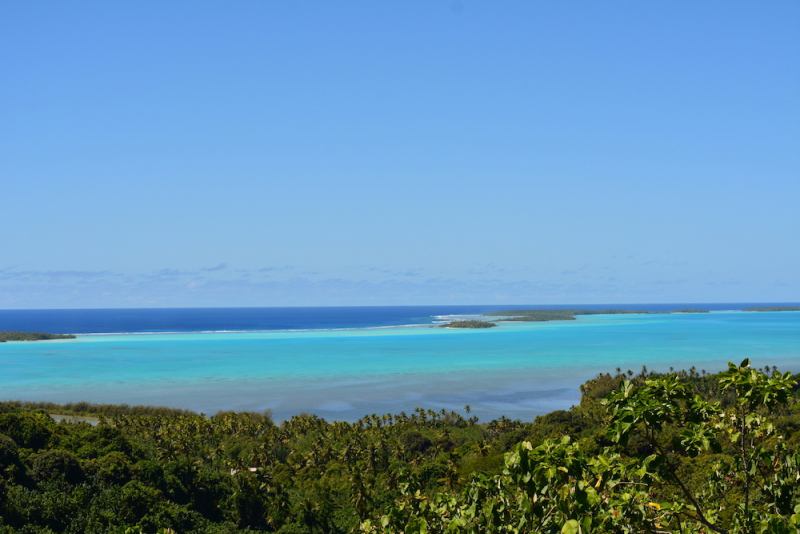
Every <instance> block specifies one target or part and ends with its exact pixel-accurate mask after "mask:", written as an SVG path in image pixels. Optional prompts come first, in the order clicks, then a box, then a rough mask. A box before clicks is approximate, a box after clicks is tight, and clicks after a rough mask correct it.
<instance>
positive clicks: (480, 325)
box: [439, 320, 497, 328]
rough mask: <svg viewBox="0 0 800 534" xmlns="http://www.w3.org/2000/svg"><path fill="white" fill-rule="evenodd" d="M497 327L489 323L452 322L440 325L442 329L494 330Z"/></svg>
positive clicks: (472, 321) (473, 321) (471, 321)
mask: <svg viewBox="0 0 800 534" xmlns="http://www.w3.org/2000/svg"><path fill="white" fill-rule="evenodd" d="M493 326H497V325H496V324H494V323H490V322H489V321H475V320H470V321H450V322H449V323H445V324H440V325H439V327H440V328H492V327H493Z"/></svg>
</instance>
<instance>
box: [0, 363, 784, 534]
mask: <svg viewBox="0 0 800 534" xmlns="http://www.w3.org/2000/svg"><path fill="white" fill-rule="evenodd" d="M798 378H800V375H794V376H792V375H791V374H789V373H780V372H779V371H778V370H777V369H775V368H764V369H762V370H755V369H752V368H751V367H750V366H749V362H747V361H745V362H742V364H741V365H733V364H731V365H730V366H729V369H728V370H727V371H725V372H723V373H719V374H708V373H706V372H705V371H701V372H699V373H698V372H697V371H696V370H695V369H691V370H689V371H683V372H678V373H671V374H668V375H662V374H655V373H652V372H648V371H647V369H644V368H643V369H642V370H641V372H639V373H634V372H633V371H623V370H621V369H617V371H616V372H615V373H613V374H603V375H599V376H597V377H596V378H594V379H592V380H589V381H588V382H586V383H585V384H584V385H583V386H582V387H581V393H582V399H581V402H580V405H578V406H575V407H573V408H572V409H570V410H559V411H555V412H552V413H550V414H547V415H543V416H539V417H537V418H536V419H535V420H534V421H533V422H521V421H519V420H515V421H514V420H510V419H507V418H504V417H503V418H500V419H497V420H494V421H490V422H486V423H480V422H479V421H478V420H477V418H476V417H471V416H470V411H471V410H470V408H469V406H466V407H465V408H464V410H463V415H462V414H460V413H455V412H447V411H444V410H443V411H439V412H434V411H430V410H422V409H417V410H415V411H414V412H413V413H410V414H406V413H400V414H394V415H383V416H379V415H374V414H373V415H370V416H366V417H364V418H363V419H361V420H359V421H356V422H355V423H346V422H327V421H325V420H323V419H320V418H318V417H316V416H314V415H310V414H300V415H297V416H295V417H292V418H291V419H289V420H287V421H284V422H281V423H280V424H276V423H275V422H273V420H272V418H271V417H270V414H269V413H232V412H221V413H218V414H216V415H214V416H211V417H206V416H204V415H202V414H200V415H198V414H194V413H191V412H187V411H182V410H172V409H167V408H149V407H130V406H124V405H123V406H112V405H93V404H88V403H76V404H69V405H53V404H44V403H22V402H5V403H0V533H37V532H38V533H54V532H68V533H101V532H114V533H120V534H122V533H139V532H146V533H154V532H162V533H166V532H174V533H184V532H200V533H232V532H262V531H264V532H280V533H284V534H289V533H308V534H312V533H344V532H364V533H378V532H386V533H400V532H403V533H405V534H410V533H425V532H442V533H444V532H452V533H456V532H459V533H460V532H465V533H479V532H487V533H489V532H497V533H500V532H509V533H510V532H518V533H527V532H548V533H579V532H580V533H589V532H597V533H605V532H613V533H623V532H651V533H666V532H676V533H677V532H683V533H688V532H698V533H699V532H705V533H710V532H719V533H726V532H731V533H733V532H736V533H744V532H770V533H795V534H796V533H797V532H798V528H799V527H800V506H798V488H800V484H798V480H800V471H798V469H799V467H798V466H799V465H800V454H799V451H800V407H799V406H798V397H799V396H800V394H799V393H798V385H797V380H798ZM53 413H58V414H72V415H82V416H94V417H97V418H98V420H99V424H98V425H96V426H92V425H90V424H87V423H84V422H80V423H70V422H61V423H56V422H55V421H54V420H53V418H52V417H51V416H50V414H53Z"/></svg>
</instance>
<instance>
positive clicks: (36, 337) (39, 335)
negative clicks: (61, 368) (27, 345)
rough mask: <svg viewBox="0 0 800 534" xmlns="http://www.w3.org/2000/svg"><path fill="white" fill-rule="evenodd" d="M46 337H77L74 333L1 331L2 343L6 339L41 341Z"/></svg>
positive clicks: (0, 341) (0, 338) (0, 339)
mask: <svg viewBox="0 0 800 534" xmlns="http://www.w3.org/2000/svg"><path fill="white" fill-rule="evenodd" d="M44 339H75V336H73V335H72V334H45V333H43V332H8V331H6V330H3V331H0V343H4V342H6V341H41V340H44Z"/></svg>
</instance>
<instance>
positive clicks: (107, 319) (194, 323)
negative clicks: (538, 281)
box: [0, 303, 797, 334]
mask: <svg viewBox="0 0 800 534" xmlns="http://www.w3.org/2000/svg"><path fill="white" fill-rule="evenodd" d="M793 305H797V304H786V303H781V304H775V303H736V304H719V303H715V304H704V303H688V304H567V305H528V304H504V305H485V306H481V305H472V306H352V307H305V308H136V309H97V310H91V309H90V310H0V330H12V331H14V330H16V331H25V332H49V333H51V334H90V333H136V332H247V331H270V330H320V329H322V330H327V329H341V328H374V327H381V326H403V325H424V324H433V323H436V322H440V320H441V317H442V316H450V315H480V314H483V313H488V312H492V311H502V310H510V309H575V308H580V309H589V310H602V309H621V310H641V311H673V310H678V309H682V308H697V309H703V310H710V311H725V310H743V309H745V308H749V307H754V306H793Z"/></svg>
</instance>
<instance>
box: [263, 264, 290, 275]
mask: <svg viewBox="0 0 800 534" xmlns="http://www.w3.org/2000/svg"><path fill="white" fill-rule="evenodd" d="M290 269H294V265H284V266H283V267H262V268H261V269H258V270H256V272H257V273H273V272H279V271H288V270H290Z"/></svg>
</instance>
